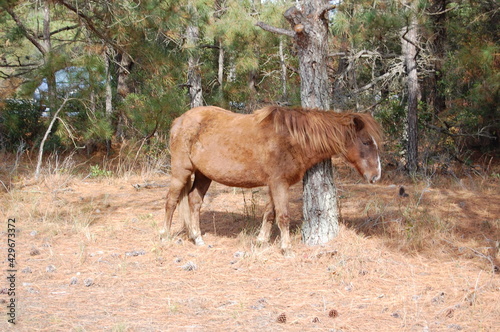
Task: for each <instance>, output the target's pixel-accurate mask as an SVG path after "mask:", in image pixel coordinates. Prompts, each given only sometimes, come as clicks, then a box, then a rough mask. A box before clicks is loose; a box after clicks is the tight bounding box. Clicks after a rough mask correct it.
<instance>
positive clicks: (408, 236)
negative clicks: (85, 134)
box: [0, 172, 500, 332]
mask: <svg viewBox="0 0 500 332" xmlns="http://www.w3.org/2000/svg"><path fill="white" fill-rule="evenodd" d="M168 184H169V178H168V177H167V176H165V177H159V176H158V177H148V178H146V177H141V176H130V177H123V178H118V179H116V178H97V179H92V178H83V177H75V176H66V175H51V176H46V177H45V178H44V180H42V181H38V182H36V183H32V184H27V185H24V186H18V187H17V188H15V189H12V190H11V191H10V192H8V193H3V194H0V195H1V204H0V209H1V210H0V216H1V218H2V221H4V222H3V223H2V224H3V225H4V226H3V229H1V230H0V232H1V239H0V241H1V244H0V252H1V255H2V256H1V257H2V260H3V261H4V268H3V269H2V270H3V271H4V272H3V273H4V275H7V272H6V271H7V269H8V267H7V263H8V259H7V252H8V245H7V243H8V242H7V241H8V239H7V237H8V228H7V227H8V226H7V220H8V218H15V234H16V237H15V254H16V256H15V259H16V260H15V264H16V266H15V269H16V271H17V272H16V273H15V276H16V278H15V299H16V311H15V315H16V324H15V325H12V324H9V323H8V316H7V313H8V308H7V305H8V304H9V303H10V302H9V301H10V298H11V296H9V295H8V292H9V287H10V286H9V281H8V280H7V278H6V277H5V276H4V277H2V280H3V281H2V285H4V286H2V288H3V289H2V291H1V294H0V301H1V302H2V305H1V310H0V311H1V314H0V317H1V319H0V330H2V331H7V330H13V331H14V330H15V331H101V330H111V331H256V330H262V331H296V330H297V331H298V330H311V331H335V332H339V331H500V301H499V299H500V274H498V273H497V272H498V271H495V269H498V268H496V267H495V265H496V264H498V246H499V243H498V241H499V240H500V204H499V202H500V181H499V180H498V179H490V178H480V177H478V178H474V179H465V180H458V179H454V180H450V181H447V182H446V184H445V185H434V184H429V182H426V181H420V182H416V183H409V182H408V183H405V184H401V183H398V182H397V181H395V180H393V179H391V178H390V176H387V175H386V176H384V178H383V180H382V181H381V182H380V183H378V184H375V185H367V184H364V183H362V182H360V181H359V180H358V178H357V177H356V176H355V175H353V174H351V173H349V172H348V173H347V174H346V175H344V176H342V177H341V178H340V179H339V180H338V189H339V196H340V201H341V207H342V214H343V219H344V221H343V222H342V224H341V227H340V232H339V235H338V237H337V238H336V239H335V240H333V241H331V243H329V244H328V245H324V246H319V247H307V246H305V245H304V244H302V243H301V239H300V229H299V227H300V222H301V206H302V198H301V190H302V189H301V185H300V184H299V185H296V186H294V187H293V188H292V195H291V196H292V199H291V202H290V203H291V210H292V220H293V224H292V231H293V236H292V240H293V248H294V253H295V256H294V257H292V258H285V257H283V255H282V254H281V253H280V250H279V231H278V230H277V228H276V227H274V228H273V237H272V241H271V243H270V245H269V246H265V247H256V246H255V237H256V233H257V232H258V227H259V226H260V225H259V223H260V221H259V218H260V216H261V213H262V210H263V208H264V205H265V193H266V191H265V190H264V189H262V188H257V189H254V190H242V189H234V188H228V187H225V186H222V185H220V184H213V185H212V187H211V188H210V190H209V192H208V196H207V198H206V200H205V204H204V206H203V208H202V218H201V219H202V220H201V228H202V233H203V234H204V240H205V242H206V243H207V246H205V247H196V246H195V245H194V244H192V243H191V242H190V241H188V240H187V239H186V237H185V234H183V233H182V232H180V231H181V229H182V227H181V225H180V224H179V223H178V222H177V216H175V217H174V225H173V228H174V230H175V231H177V232H178V234H177V235H176V236H175V238H174V239H173V240H172V241H161V240H160V238H159V235H158V234H159V229H160V228H161V227H162V225H161V222H162V220H163V213H164V211H163V206H164V202H165V194H166V192H167V189H168ZM402 185H403V186H404V188H405V194H407V196H406V195H400V187H401V186H402Z"/></svg>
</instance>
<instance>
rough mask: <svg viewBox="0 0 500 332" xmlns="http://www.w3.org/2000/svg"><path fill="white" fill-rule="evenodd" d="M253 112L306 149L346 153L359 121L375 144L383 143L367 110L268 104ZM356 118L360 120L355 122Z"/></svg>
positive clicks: (376, 124)
mask: <svg viewBox="0 0 500 332" xmlns="http://www.w3.org/2000/svg"><path fill="white" fill-rule="evenodd" d="M254 114H255V115H256V117H257V121H258V122H259V123H262V122H263V121H265V120H266V119H268V120H269V121H271V122H272V123H273V124H274V128H275V130H276V133H278V134H288V135H290V136H291V137H292V138H293V139H295V140H296V141H297V142H298V143H299V145H300V146H301V147H302V148H303V149H305V150H315V151H318V152H322V153H339V154H342V155H345V153H346V143H347V142H348V141H349V140H354V138H355V137H356V136H357V134H358V133H357V128H359V127H358V125H359V124H360V123H362V124H363V130H366V133H367V134H368V135H370V136H371V137H373V139H374V140H375V142H376V143H377V145H378V146H379V147H381V146H382V144H381V142H382V134H381V130H380V126H379V125H378V123H377V122H376V121H375V119H374V118H373V117H372V116H371V115H369V114H366V113H337V112H325V111H321V110H315V109H303V108H285V107H280V106H268V107H264V108H262V109H260V110H256V111H254ZM355 118H356V119H357V120H360V121H355V120H354V119H355ZM356 122H357V123H358V125H357V124H356Z"/></svg>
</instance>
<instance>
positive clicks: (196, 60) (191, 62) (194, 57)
mask: <svg viewBox="0 0 500 332" xmlns="http://www.w3.org/2000/svg"><path fill="white" fill-rule="evenodd" d="M193 10H194V9H193ZM193 21H194V22H192V25H189V26H188V27H187V29H186V43H187V44H188V47H189V48H190V54H189V58H188V80H187V85H188V88H189V99H190V105H191V108H193V107H198V106H202V105H203V94H202V87H201V73H200V56H199V55H198V51H197V49H196V47H197V45H198V41H199V38H200V37H199V29H198V27H197V26H196V25H195V24H196V20H193Z"/></svg>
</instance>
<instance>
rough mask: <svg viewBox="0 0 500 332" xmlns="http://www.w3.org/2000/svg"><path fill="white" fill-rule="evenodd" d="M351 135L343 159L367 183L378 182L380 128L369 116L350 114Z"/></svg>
mask: <svg viewBox="0 0 500 332" xmlns="http://www.w3.org/2000/svg"><path fill="white" fill-rule="evenodd" d="M352 117H353V127H352V128H353V135H352V140H351V141H350V142H349V143H348V145H347V146H346V154H345V157H346V159H347V161H349V162H350V163H352V164H353V165H354V167H355V168H356V169H357V170H358V172H359V174H361V176H363V177H364V178H365V179H366V180H367V181H368V182H370V183H375V182H376V181H378V180H380V176H381V173H382V169H381V166H380V156H379V144H380V137H381V134H380V128H379V126H378V125H377V123H376V122H375V120H374V119H373V117H372V116H371V115H369V114H356V113H354V114H352Z"/></svg>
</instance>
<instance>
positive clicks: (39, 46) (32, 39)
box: [2, 6, 47, 54]
mask: <svg viewBox="0 0 500 332" xmlns="http://www.w3.org/2000/svg"><path fill="white" fill-rule="evenodd" d="M2 7H3V8H4V9H5V11H6V12H7V13H9V15H10V16H11V17H12V19H13V20H14V22H16V24H17V26H18V27H19V29H21V31H22V32H23V34H24V36H25V37H26V38H28V40H29V41H30V42H31V43H32V44H33V45H34V46H35V47H36V48H37V49H38V50H39V51H40V53H42V54H46V53H47V50H46V49H45V47H43V45H42V44H41V43H40V42H39V41H38V40H37V39H36V37H35V35H34V34H33V32H31V31H29V30H28V29H27V28H26V27H25V26H24V24H23V22H21V19H20V18H19V16H17V14H16V13H14V11H13V10H12V9H11V8H10V7H8V6H2Z"/></svg>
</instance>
